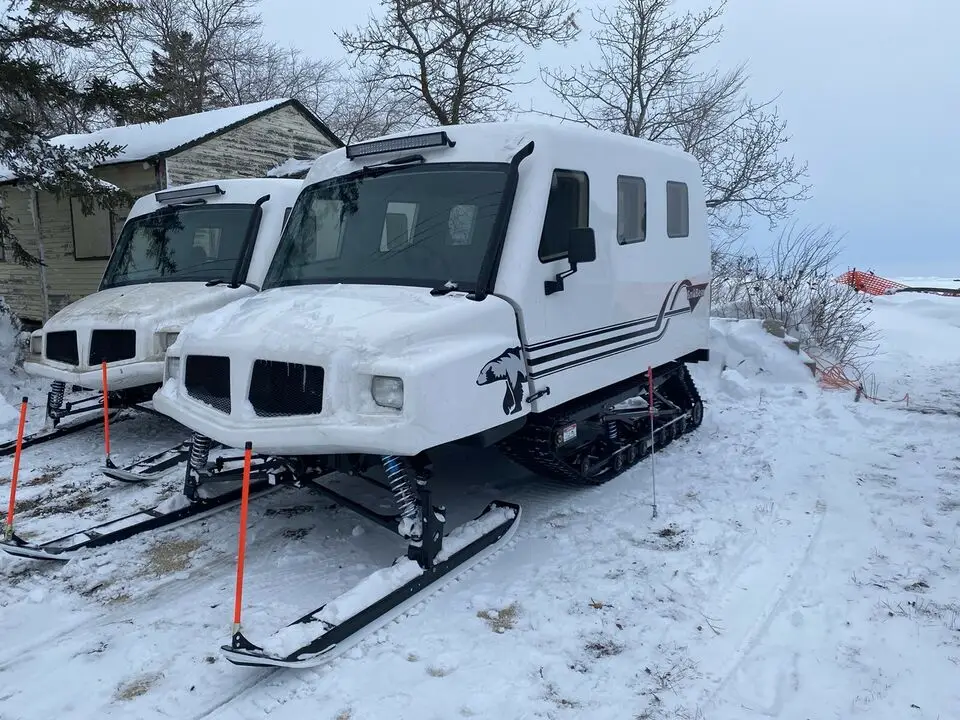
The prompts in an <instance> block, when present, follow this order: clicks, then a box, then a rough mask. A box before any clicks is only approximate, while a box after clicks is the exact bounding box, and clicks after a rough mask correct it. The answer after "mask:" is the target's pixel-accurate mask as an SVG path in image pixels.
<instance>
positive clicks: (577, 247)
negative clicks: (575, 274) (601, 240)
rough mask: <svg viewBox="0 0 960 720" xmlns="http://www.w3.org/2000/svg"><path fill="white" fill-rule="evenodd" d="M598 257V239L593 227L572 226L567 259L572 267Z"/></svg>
mask: <svg viewBox="0 0 960 720" xmlns="http://www.w3.org/2000/svg"><path fill="white" fill-rule="evenodd" d="M596 259H597V240H596V238H595V237H594V234H593V228H571V229H570V235H569V240H568V242H567V260H569V262H570V267H571V268H574V269H575V268H576V267H577V265H579V264H580V263H589V262H594V261H595V260H596Z"/></svg>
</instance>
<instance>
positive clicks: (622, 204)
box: [617, 175, 647, 245]
mask: <svg viewBox="0 0 960 720" xmlns="http://www.w3.org/2000/svg"><path fill="white" fill-rule="evenodd" d="M646 239H647V183H646V182H645V181H644V179H643V178H640V177H627V176H624V175H621V176H620V177H618V178H617V242H618V243H620V244H621V245H628V244H630V243H636V242H643V241H644V240H646Z"/></svg>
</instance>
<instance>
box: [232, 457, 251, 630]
mask: <svg viewBox="0 0 960 720" xmlns="http://www.w3.org/2000/svg"><path fill="white" fill-rule="evenodd" d="M252 456H253V443H251V442H248V443H246V444H245V445H244V448H243V487H242V489H241V491H240V537H239V539H238V541H237V545H238V547H237V593H236V597H235V598H234V601H233V632H234V634H236V633H238V632H240V606H241V604H242V600H243V561H244V556H245V554H246V547H247V507H248V506H249V504H250V463H251V460H252Z"/></svg>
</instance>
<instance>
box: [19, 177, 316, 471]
mask: <svg viewBox="0 0 960 720" xmlns="http://www.w3.org/2000/svg"><path fill="white" fill-rule="evenodd" d="M301 185H302V181H300V180H286V179H273V178H249V179H246V178H245V179H223V180H216V181H211V182H200V183H193V184H190V185H183V186H178V187H174V188H171V189H167V190H160V191H157V192H155V193H151V194H149V195H146V196H144V197H141V198H139V199H138V200H137V201H136V203H134V205H133V207H132V208H131V210H130V213H129V216H128V217H127V219H126V221H125V223H124V225H123V228H122V230H121V232H120V236H119V239H118V241H117V244H116V247H115V248H114V250H113V252H112V253H111V256H110V259H109V261H108V263H107V266H106V269H105V271H104V274H103V277H102V278H101V281H100V286H99V289H98V291H97V292H95V293H93V294H91V295H88V296H86V297H84V298H81V299H80V300H77V301H76V302H74V303H72V304H70V305H68V306H67V307H65V308H63V309H62V310H60V311H59V312H58V313H56V314H55V315H54V316H53V317H51V318H50V319H49V320H48V321H47V322H46V323H45V324H44V326H43V327H42V328H41V329H40V330H37V331H35V332H34V333H33V334H32V336H31V339H30V354H29V356H28V357H27V358H26V360H25V362H24V369H25V370H26V371H27V372H28V373H30V374H32V375H36V376H41V377H45V378H49V379H50V380H51V389H50V392H49V393H48V396H47V409H46V415H47V426H46V428H44V429H43V430H41V431H40V432H38V433H36V434H33V435H31V436H28V437H27V438H26V441H25V442H24V445H25V446H29V445H31V444H36V443H37V442H43V441H45V440H50V439H53V438H55V437H58V436H61V435H63V434H66V433H69V432H73V431H76V430H78V429H81V428H84V427H88V426H90V425H93V424H97V423H102V422H103V419H102V417H101V415H100V414H94V415H93V417H89V416H90V414H91V412H92V411H98V410H99V411H100V412H102V409H103V380H102V366H103V365H102V364H103V363H104V362H106V367H107V399H108V402H109V408H108V409H109V410H115V411H119V412H122V411H123V410H125V409H132V408H139V409H147V408H144V407H143V404H144V403H147V402H149V401H150V400H151V398H152V396H153V394H154V393H155V392H156V390H157V389H158V388H159V387H160V383H161V381H162V379H163V363H164V353H165V351H166V349H167V347H168V346H169V345H170V344H171V343H172V342H173V341H174V340H175V339H176V337H177V333H178V332H179V331H180V329H181V328H182V327H183V325H184V324H185V323H187V322H189V321H190V320H193V319H194V318H196V317H197V316H198V315H201V314H203V313H205V312H208V311H210V310H215V309H217V308H220V307H223V306H224V305H226V304H228V303H231V302H235V301H237V300H240V299H242V298H245V297H248V296H250V295H252V294H254V293H256V292H257V291H258V290H259V286H260V284H261V283H262V282H263V278H264V276H265V274H266V271H267V268H268V266H269V264H270V261H271V258H272V257H273V254H274V251H275V250H276V247H277V242H278V241H279V238H280V231H281V229H282V227H283V222H284V220H285V219H286V217H287V215H288V214H289V212H290V209H291V207H292V205H293V202H294V200H295V199H296V197H297V193H298V192H299V190H300V187H301ZM68 386H70V387H73V388H78V389H80V390H87V391H95V392H96V394H94V395H91V396H88V397H85V398H82V399H80V400H77V401H73V402H65V401H64V400H65V393H66V390H67V387H68ZM78 415H81V416H82V415H87V416H88V418H87V419H85V420H81V421H74V422H68V423H64V424H62V425H61V421H63V420H65V419H66V418H70V417H73V416H78ZM9 445H10V447H9V450H8V449H7V448H6V447H5V448H4V450H7V451H9V452H12V450H13V449H14V447H15V443H12V442H11V443H9ZM188 450H189V444H188V443H185V444H183V445H180V446H177V447H175V448H172V449H171V450H169V451H165V452H164V453H161V454H159V455H156V456H154V457H152V458H148V459H147V460H145V461H142V462H141V463H138V464H137V465H136V466H131V467H130V468H125V469H120V468H117V467H115V466H114V465H113V463H112V461H111V460H110V458H109V457H108V458H107V468H106V469H105V472H106V473H107V474H108V475H110V476H111V477H115V478H117V479H122V480H142V479H143V478H144V477H146V476H148V475H149V474H150V473H151V472H160V471H164V470H166V469H167V468H169V467H173V466H174V465H175V464H176V463H178V462H179V461H181V460H182V459H184V458H185V457H186V453H187V451H188ZM135 471H136V472H135Z"/></svg>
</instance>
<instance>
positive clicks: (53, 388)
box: [47, 380, 67, 410]
mask: <svg viewBox="0 0 960 720" xmlns="http://www.w3.org/2000/svg"><path fill="white" fill-rule="evenodd" d="M66 392H67V384H66V383H65V382H64V381H63V380H54V381H53V382H52V383H50V393H49V395H48V397H49V401H48V403H47V405H48V406H49V408H50V409H51V410H59V409H60V408H62V407H63V398H64V395H66Z"/></svg>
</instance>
